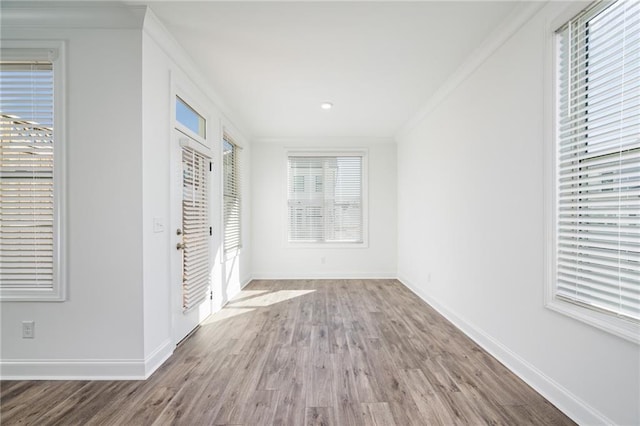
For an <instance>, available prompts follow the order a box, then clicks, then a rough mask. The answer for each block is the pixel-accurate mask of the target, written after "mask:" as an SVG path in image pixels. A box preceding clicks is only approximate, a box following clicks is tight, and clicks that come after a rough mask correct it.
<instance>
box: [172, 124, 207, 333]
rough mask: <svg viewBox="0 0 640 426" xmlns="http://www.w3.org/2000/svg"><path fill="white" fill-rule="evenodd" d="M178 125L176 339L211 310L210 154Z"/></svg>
mask: <svg viewBox="0 0 640 426" xmlns="http://www.w3.org/2000/svg"><path fill="white" fill-rule="evenodd" d="M198 146H199V144H198V143H197V142H196V141H194V140H193V139H191V138H189V137H188V136H186V135H185V134H183V133H182V132H180V131H179V130H174V137H173V148H172V155H171V163H172V179H171V180H172V192H171V193H172V196H171V200H172V215H171V216H172V219H171V222H172V225H173V226H172V228H173V229H172V236H173V243H172V251H173V256H172V265H171V271H172V283H173V284H172V291H171V294H172V322H173V336H174V342H175V343H176V344H177V343H178V342H180V341H181V340H182V339H184V338H185V337H186V336H187V335H188V334H189V333H190V332H191V331H193V329H195V328H196V327H197V326H198V324H200V322H202V320H204V319H205V318H206V317H208V316H209V315H210V314H211V303H212V301H211V223H210V211H209V209H210V208H209V206H210V204H211V203H210V194H211V192H210V186H211V173H210V170H211V163H210V161H211V159H210V158H208V157H207V156H206V154H203V152H205V151H206V150H198Z"/></svg>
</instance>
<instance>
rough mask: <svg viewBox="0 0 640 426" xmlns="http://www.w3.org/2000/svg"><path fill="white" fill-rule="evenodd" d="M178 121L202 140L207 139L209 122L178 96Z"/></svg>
mask: <svg viewBox="0 0 640 426" xmlns="http://www.w3.org/2000/svg"><path fill="white" fill-rule="evenodd" d="M176 121H177V122H178V123H180V124H181V125H182V126H184V127H185V128H187V129H189V130H190V131H192V132H193V133H194V134H196V135H198V136H200V137H201V138H202V139H205V138H206V128H207V122H206V121H205V119H204V117H202V116H201V115H200V114H198V113H197V112H196V110H194V109H193V108H191V107H190V106H189V104H187V103H186V102H185V101H183V100H182V99H181V98H180V97H179V96H176Z"/></svg>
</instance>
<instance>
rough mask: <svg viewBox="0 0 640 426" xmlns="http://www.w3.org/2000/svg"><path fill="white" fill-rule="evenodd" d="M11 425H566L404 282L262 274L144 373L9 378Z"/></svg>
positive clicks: (1, 413)
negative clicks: (266, 277) (123, 377)
mask: <svg viewBox="0 0 640 426" xmlns="http://www.w3.org/2000/svg"><path fill="white" fill-rule="evenodd" d="M0 423H1V424H2V425H14V424H33V425H58V424H60V425H75V424H82V425H85V424H87V425H151V424H154V425H164V424H177V425H201V424H202V425H205V424H206V425H261V426H262V425H292V426H299V425H325V426H327V425H365V426H369V425H372V426H373V425H384V426H394V425H397V426H408V425H454V424H465V425H481V424H492V425H493V424H504V425H570V424H573V422H572V421H571V420H570V419H569V418H567V417H566V416H564V415H563V414H562V413H561V412H560V411H559V410H558V409H556V408H555V407H554V406H553V405H551V404H550V403H549V402H548V401H546V400H545V399H544V398H543V397H542V396H540V395H539V394H537V393H536V392H535V391H534V390H533V389H531V388H530V387H529V386H527V385H526V384H525V383H524V382H522V381H521V380H520V379H518V378H517V377H516V376H515V375H513V374H512V373H511V372H510V371H509V370H507V369H506V368H505V367H504V366H503V365H501V364H500V363H499V362H497V361H496V360H495V359H494V358H492V357H491V356H489V355H488V354H487V353H486V352H484V351H483V350H482V349H480V348H479V347H478V346H477V345H475V344H474V343H473V342H472V341H471V340H469V339H468V338H467V337H466V336H465V335H463V334H462V333H461V332H460V331H458V330H457V329H456V328H455V327H454V326H453V325H452V324H450V323H449V322H447V321H446V320H445V319H444V318H442V317H441V316H440V315H439V314H438V313H436V312H435V311H434V310H433V309H432V308H431V307H429V306H428V305H426V304H425V303H424V302H422V301H421V300H420V299H419V298H418V297H416V296H415V295H414V294H413V293H411V292H410V291H409V290H408V289H406V288H405V287H404V286H403V285H402V284H400V283H399V282H397V281H395V280H286V281H253V282H251V283H250V284H249V285H248V286H247V287H246V288H245V290H243V291H242V293H241V294H240V295H239V296H238V297H236V298H235V299H234V300H233V301H231V302H230V303H229V304H228V305H227V306H226V307H225V308H224V309H223V310H222V311H220V312H218V313H217V314H215V315H213V316H212V317H210V318H209V319H208V320H207V321H206V322H205V323H204V324H203V325H202V326H201V327H200V328H199V329H198V330H197V332H195V333H194V334H193V335H192V336H191V337H190V338H189V339H187V340H186V341H185V342H184V343H182V344H181V345H180V346H179V347H178V348H177V349H176V351H175V353H174V355H173V356H172V357H171V358H170V359H169V360H168V361H167V362H166V363H165V364H164V365H163V366H162V367H161V368H160V369H158V371H156V372H155V373H154V374H153V375H152V376H151V378H149V379H148V380H146V381H5V382H2V383H1V384H0Z"/></svg>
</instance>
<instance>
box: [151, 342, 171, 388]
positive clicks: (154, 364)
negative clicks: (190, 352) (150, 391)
mask: <svg viewBox="0 0 640 426" xmlns="http://www.w3.org/2000/svg"><path fill="white" fill-rule="evenodd" d="M174 347H175V345H173V342H172V340H171V339H170V338H167V339H166V340H165V341H164V342H162V343H161V344H160V346H158V347H157V348H156V350H155V351H153V352H151V354H150V355H149V356H147V357H146V358H145V360H144V372H145V376H144V378H145V379H147V378H149V377H151V375H152V374H153V373H154V372H155V371H156V370H157V369H158V368H160V366H162V364H164V362H165V361H166V360H167V359H169V357H171V355H173V348H174Z"/></svg>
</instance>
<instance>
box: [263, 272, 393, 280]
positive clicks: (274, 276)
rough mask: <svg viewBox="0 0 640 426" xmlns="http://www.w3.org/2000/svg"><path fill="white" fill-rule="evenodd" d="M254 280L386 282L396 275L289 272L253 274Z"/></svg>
mask: <svg viewBox="0 0 640 426" xmlns="http://www.w3.org/2000/svg"><path fill="white" fill-rule="evenodd" d="M252 276H253V279H254V280H308V279H327V280H376V279H379V280H388V279H395V278H396V277H397V274H396V272H395V271H393V272H311V273H308V272H305V273H304V274H299V273H290V272H254V273H253V274H252Z"/></svg>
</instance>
